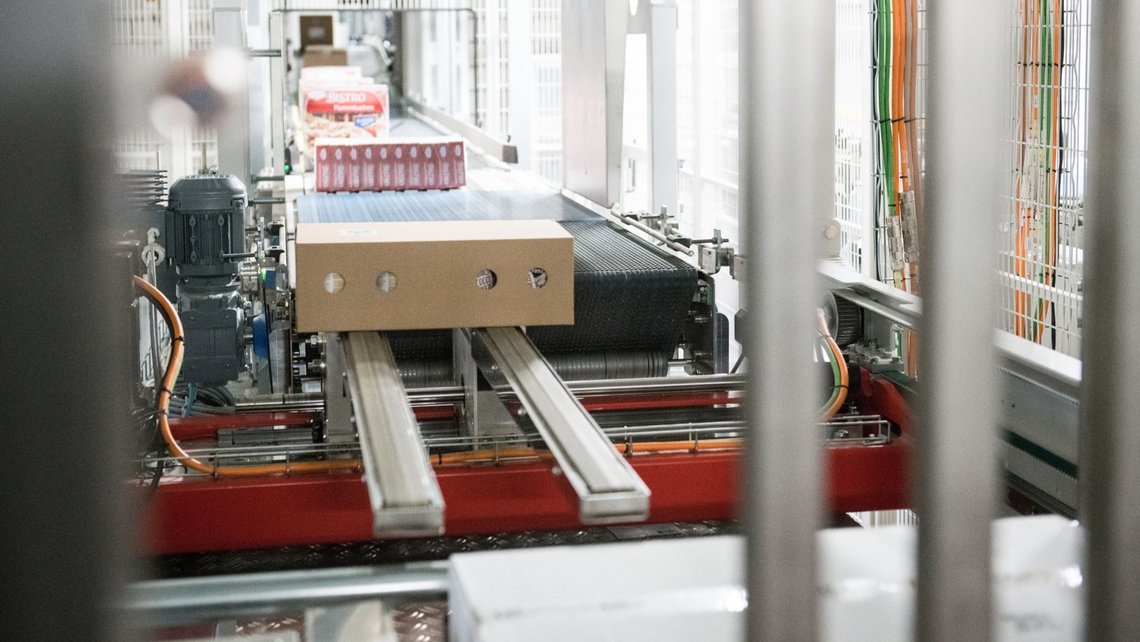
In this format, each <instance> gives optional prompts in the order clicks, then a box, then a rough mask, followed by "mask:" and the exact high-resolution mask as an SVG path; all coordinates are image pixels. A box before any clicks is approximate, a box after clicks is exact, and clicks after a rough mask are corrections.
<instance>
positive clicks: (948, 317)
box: [916, 0, 1010, 640]
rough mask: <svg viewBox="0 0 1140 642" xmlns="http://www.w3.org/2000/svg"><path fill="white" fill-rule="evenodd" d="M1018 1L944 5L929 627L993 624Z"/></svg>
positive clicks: (925, 263) (924, 432)
mask: <svg viewBox="0 0 1140 642" xmlns="http://www.w3.org/2000/svg"><path fill="white" fill-rule="evenodd" d="M1008 14H1009V9H1008V6H1007V4H1006V3H1002V2H992V1H990V0H969V1H967V0H959V1H955V2H935V3H931V5H930V8H929V10H928V13H927V16H928V20H929V22H928V24H929V30H928V33H929V38H930V44H929V51H930V57H929V60H930V79H929V81H928V90H927V91H928V96H929V98H928V99H927V105H928V108H927V110H928V114H927V148H926V159H927V160H926V168H927V172H926V179H927V184H928V188H927V191H926V198H925V202H926V216H925V217H924V221H923V223H924V226H925V227H924V229H923V233H924V235H925V236H924V239H923V242H924V243H923V248H922V252H923V254H922V270H923V272H922V274H921V275H920V278H921V281H922V284H923V316H922V319H921V322H920V325H919V327H920V342H921V343H920V354H921V355H922V367H921V369H922V386H923V394H922V397H921V399H920V409H919V418H920V422H919V426H918V435H917V441H918V455H919V457H918V462H917V466H916V471H917V479H916V481H917V492H916V498H917V509H918V512H919V520H920V521H919V543H918V556H919V566H918V614H917V620H916V621H917V626H918V629H917V631H918V639H921V640H985V639H989V637H990V634H991V616H990V613H991V611H990V603H991V599H990V597H991V596H990V523H991V521H992V520H993V518H994V516H995V507H996V505H997V501H996V500H997V496H998V484H997V454H996V452H995V449H996V446H997V439H996V426H997V401H998V395H999V390H998V379H997V370H996V362H995V353H994V345H993V329H994V327H996V323H995V321H996V314H997V298H996V294H997V272H996V265H997V252H996V249H997V246H996V242H997V222H998V220H999V219H1000V215H1001V213H1002V211H1003V208H1004V207H1008V205H1007V204H1005V202H1004V201H1003V200H1002V185H1003V181H1004V180H1005V177H1006V176H1007V174H1006V173H1005V162H1004V158H1005V156H1006V154H1005V153H1004V146H1003V145H1004V143H1003V142H1002V141H1004V140H1006V139H1007V136H1006V135H1004V131H1003V127H1005V126H1006V124H1007V121H1006V119H1005V117H1004V113H1005V111H1004V107H1003V105H1004V102H1003V97H1004V93H1003V91H1004V87H1005V83H1007V82H1008V74H1009V73H1010V71H1009V69H1008V68H1007V67H1006V66H1005V65H1003V64H1001V61H1003V60H1006V55H1005V54H1006V49H1005V39H1006V37H1007V35H1008V33H1009V32H1008V30H1007V29H1006V24H1007V22H1008Z"/></svg>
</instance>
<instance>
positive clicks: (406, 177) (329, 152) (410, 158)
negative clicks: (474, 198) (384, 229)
mask: <svg viewBox="0 0 1140 642" xmlns="http://www.w3.org/2000/svg"><path fill="white" fill-rule="evenodd" d="M338 147H339V148H343V150H344V151H342V152H341V156H344V155H345V154H348V158H347V160H346V161H344V162H347V163H348V165H347V169H346V172H347V174H346V176H345V178H344V180H343V181H342V180H339V176H340V175H339V174H337V173H336V172H335V171H333V170H331V169H329V168H328V167H327V165H328V164H329V163H333V162H340V161H339V160H338V158H337V155H336V152H335V148H338ZM314 148H315V150H317V151H316V153H315V165H316V171H317V191H320V192H339V191H353V192H356V191H388V190H429V189H456V188H459V187H463V186H464V184H465V182H466V181H465V179H466V174H467V172H466V167H465V163H466V153H465V149H464V143H463V139H461V138H458V137H448V136H437V137H428V138H396V139H384V140H380V139H367V138H364V139H354V138H349V139H333V138H322V139H318V140H317V141H315V142H314ZM357 171H359V177H358V176H357V173H356V172H357ZM326 174H329V175H330V176H332V177H333V178H327V179H326V178H325V177H326ZM334 178H335V180H334Z"/></svg>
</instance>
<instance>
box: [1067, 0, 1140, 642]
mask: <svg viewBox="0 0 1140 642" xmlns="http://www.w3.org/2000/svg"><path fill="white" fill-rule="evenodd" d="M1092 13H1093V17H1092V46H1093V50H1092V62H1093V64H1094V65H1095V70H1096V71H1097V72H1099V73H1096V74H1095V75H1094V76H1093V78H1092V82H1093V85H1092V87H1091V91H1092V93H1091V97H1090V109H1089V113H1090V114H1095V118H1093V119H1092V120H1091V121H1090V123H1089V137H1090V138H1089V152H1090V156H1089V173H1088V176H1089V184H1088V192H1087V194H1088V217H1087V218H1088V232H1087V234H1088V252H1087V253H1086V254H1085V256H1086V257H1088V258H1087V261H1088V262H1087V263H1086V269H1085V272H1084V274H1085V277H1084V282H1085V285H1084V287H1085V319H1084V336H1085V337H1086V338H1087V340H1085V341H1082V342H1081V343H1082V348H1083V353H1082V361H1083V363H1084V368H1083V372H1084V374H1083V380H1082V382H1081V414H1082V417H1081V420H1082V421H1081V438H1082V440H1083V441H1082V442H1081V453H1080V455H1081V466H1080V471H1081V486H1082V487H1083V488H1082V496H1081V518H1082V521H1083V522H1084V524H1085V525H1086V527H1087V528H1088V572H1087V574H1086V575H1085V577H1086V578H1087V581H1088V593H1087V595H1088V608H1087V609H1086V610H1085V612H1086V613H1088V616H1087V617H1086V618H1085V621H1086V622H1087V625H1086V626H1087V636H1088V639H1089V640H1092V641H1095V640H1123V639H1127V638H1132V637H1135V635H1136V629H1137V619H1138V618H1140V547H1138V546H1137V545H1136V529H1137V525H1138V524H1140V430H1137V421H1138V419H1137V418H1138V417H1140V396H1138V395H1137V394H1136V382H1137V380H1138V377H1140V342H1138V341H1137V340H1136V338H1135V336H1134V335H1135V328H1136V319H1137V318H1140V297H1138V296H1137V292H1138V291H1140V218H1138V217H1137V215H1136V207H1137V205H1136V191H1135V188H1134V187H1133V184H1134V182H1135V180H1136V176H1137V175H1140V174H1138V172H1140V147H1137V141H1140V111H1137V105H1138V104H1140V102H1138V101H1140V73H1138V72H1137V70H1136V66H1135V65H1136V61H1137V60H1138V59H1140V58H1138V56H1140V5H1138V4H1137V3H1135V2H1133V1H1131V0H1115V1H1113V0H1105V1H1103V2H1098V3H1096V5H1094V6H1093V8H1092Z"/></svg>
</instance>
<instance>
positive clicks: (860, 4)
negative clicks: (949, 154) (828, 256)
mask: <svg viewBox="0 0 1140 642" xmlns="http://www.w3.org/2000/svg"><path fill="white" fill-rule="evenodd" d="M869 2H870V0H839V1H838V3H837V4H836V15H835V20H836V29H835V36H836V43H835V218H836V219H837V220H838V221H839V258H840V259H841V260H842V261H843V262H844V263H845V264H847V265H849V266H850V267H851V268H853V269H855V270H857V271H859V272H863V269H864V265H863V262H864V258H865V257H866V256H867V255H869V254H870V253H871V252H870V251H869V250H868V249H866V248H865V247H864V239H865V238H873V237H871V236H870V235H866V236H864V228H865V227H867V226H868V218H867V215H868V214H869V213H870V198H871V185H872V176H871V168H870V162H869V161H870V156H869V154H868V151H869V149H870V148H869V145H868V143H869V142H870V134H871V129H870V127H869V123H870V120H871V115H870V99H869V97H868V95H867V87H868V82H867V70H868V69H869V68H870V66H871V55H870V52H871V34H870V29H869V28H868V20H867V12H868V11H869V10H870V7H869ZM870 220H872V221H873V219H870Z"/></svg>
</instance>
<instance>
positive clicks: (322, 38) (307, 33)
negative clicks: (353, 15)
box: [301, 15, 333, 49]
mask: <svg viewBox="0 0 1140 642" xmlns="http://www.w3.org/2000/svg"><path fill="white" fill-rule="evenodd" d="M332 43H333V17H332V15H311V16H301V48H302V49H307V48H308V47H312V46H313V45H330V46H331V45H332Z"/></svg>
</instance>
